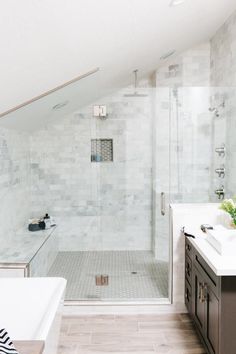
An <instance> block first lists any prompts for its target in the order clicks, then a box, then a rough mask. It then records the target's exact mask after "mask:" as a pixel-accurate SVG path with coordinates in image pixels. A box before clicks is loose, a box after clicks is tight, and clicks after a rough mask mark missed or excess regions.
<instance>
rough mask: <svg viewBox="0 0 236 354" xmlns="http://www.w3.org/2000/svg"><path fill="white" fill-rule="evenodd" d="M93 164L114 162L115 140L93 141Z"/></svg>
mask: <svg viewBox="0 0 236 354" xmlns="http://www.w3.org/2000/svg"><path fill="white" fill-rule="evenodd" d="M91 162H113V139H91Z"/></svg>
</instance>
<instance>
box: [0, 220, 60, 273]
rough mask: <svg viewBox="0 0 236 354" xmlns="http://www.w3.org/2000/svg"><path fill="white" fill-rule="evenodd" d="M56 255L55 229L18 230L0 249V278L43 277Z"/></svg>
mask: <svg viewBox="0 0 236 354" xmlns="http://www.w3.org/2000/svg"><path fill="white" fill-rule="evenodd" d="M57 253H58V241H57V237H56V227H52V228H50V229H48V230H42V231H36V232H30V231H28V230H27V229H26V230H25V229H22V230H18V231H17V232H15V233H14V234H13V235H12V236H11V238H9V239H7V240H5V241H4V243H3V244H2V245H1V249H0V277H35V276H37V277H43V276H47V273H48V270H49V268H50V267H51V265H52V263H53V262H54V260H55V258H56V255H57Z"/></svg>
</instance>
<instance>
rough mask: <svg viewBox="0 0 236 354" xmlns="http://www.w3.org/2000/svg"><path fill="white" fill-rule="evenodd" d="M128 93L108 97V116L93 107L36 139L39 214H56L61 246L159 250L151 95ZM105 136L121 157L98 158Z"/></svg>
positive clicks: (34, 191)
mask: <svg viewBox="0 0 236 354" xmlns="http://www.w3.org/2000/svg"><path fill="white" fill-rule="evenodd" d="M125 92H126V93H127V92H129V93H130V92H131V91H130V90H128V89H127V90H125V91H121V92H117V93H115V94H114V95H112V96H110V97H106V98H103V99H102V104H107V110H108V119H106V120H101V119H98V118H94V117H93V113H92V112H93V106H92V105H91V106H89V107H87V108H85V109H83V110H80V111H79V112H76V113H75V114H72V115H70V116H67V117H65V118H64V119H62V120H60V121H58V122H57V123H54V124H51V125H48V126H47V127H46V128H45V129H44V130H42V131H39V132H37V133H35V134H33V135H32V137H31V178H32V186H31V202H32V214H33V215H32V216H34V215H41V214H43V213H45V212H49V213H50V214H51V215H53V216H55V218H56V219H57V221H58V224H59V228H58V234H59V240H60V242H59V248H60V250H63V251H76V250H78V251H81V250H149V249H151V227H152V225H151V218H152V214H151V209H152V205H151V201H152V195H151V186H152V112H151V109H152V105H151V98H150V95H149V96H148V97H146V98H125V97H124V96H123V95H124V93H125ZM98 103H100V104H101V102H98ZM94 104H96V103H94ZM99 138H101V139H102V138H111V139H113V149H114V161H113V162H104V163H96V162H91V139H99Z"/></svg>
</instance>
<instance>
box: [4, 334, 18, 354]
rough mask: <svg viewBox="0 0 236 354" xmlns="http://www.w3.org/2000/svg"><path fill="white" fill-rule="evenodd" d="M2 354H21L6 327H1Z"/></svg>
mask: <svg viewBox="0 0 236 354" xmlns="http://www.w3.org/2000/svg"><path fill="white" fill-rule="evenodd" d="M0 354H19V353H18V351H17V350H16V349H15V347H14V345H13V343H12V341H11V339H10V337H9V335H8V333H7V331H6V330H5V329H4V328H3V329H0Z"/></svg>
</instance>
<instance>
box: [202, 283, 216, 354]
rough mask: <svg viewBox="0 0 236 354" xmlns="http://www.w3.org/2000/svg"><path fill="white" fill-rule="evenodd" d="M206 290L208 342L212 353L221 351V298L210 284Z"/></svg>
mask: <svg viewBox="0 0 236 354" xmlns="http://www.w3.org/2000/svg"><path fill="white" fill-rule="evenodd" d="M205 291H206V328H205V331H206V342H207V346H208V348H209V349H210V352H211V353H212V354H217V353H219V300H218V299H217V297H216V295H215V294H214V292H213V291H212V289H211V288H210V287H209V286H207V285H206V286H205Z"/></svg>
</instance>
